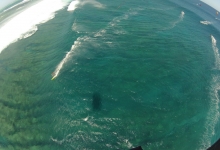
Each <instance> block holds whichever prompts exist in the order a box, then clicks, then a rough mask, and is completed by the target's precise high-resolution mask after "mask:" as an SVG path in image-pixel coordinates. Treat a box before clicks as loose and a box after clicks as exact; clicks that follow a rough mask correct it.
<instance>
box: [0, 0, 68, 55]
mask: <svg viewBox="0 0 220 150" xmlns="http://www.w3.org/2000/svg"><path fill="white" fill-rule="evenodd" d="M65 5H66V3H65V2H63V1H62V0H43V1H40V2H38V3H36V4H35V5H33V6H31V7H29V8H27V9H26V10H24V11H22V12H21V13H19V14H17V15H16V16H14V17H13V18H11V19H10V20H9V21H8V22H6V23H5V24H4V25H2V26H1V27H0V41H1V42H0V52H1V51H2V50H3V49H5V48H6V47H7V46H8V45H9V44H11V43H13V42H16V41H17V40H18V39H22V38H27V37H30V36H31V35H33V34H29V33H33V32H32V31H33V27H35V26H36V25H37V24H40V23H45V22H46V21H48V20H50V19H52V18H53V17H54V12H56V11H58V10H60V9H62V8H63V7H64V6H65ZM34 31H36V27H35V30H34ZM26 33H27V34H28V35H29V36H24V35H25V34H26Z"/></svg>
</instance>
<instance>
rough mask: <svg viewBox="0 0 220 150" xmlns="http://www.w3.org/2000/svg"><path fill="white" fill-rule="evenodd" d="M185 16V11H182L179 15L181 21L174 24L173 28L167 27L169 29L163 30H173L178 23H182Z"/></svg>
mask: <svg viewBox="0 0 220 150" xmlns="http://www.w3.org/2000/svg"><path fill="white" fill-rule="evenodd" d="M184 16H185V13H184V11H181V13H180V15H179V19H178V20H177V21H175V22H172V26H171V27H167V28H164V29H162V30H170V29H173V28H174V27H175V26H176V25H177V24H178V23H180V22H181V21H183V18H184Z"/></svg>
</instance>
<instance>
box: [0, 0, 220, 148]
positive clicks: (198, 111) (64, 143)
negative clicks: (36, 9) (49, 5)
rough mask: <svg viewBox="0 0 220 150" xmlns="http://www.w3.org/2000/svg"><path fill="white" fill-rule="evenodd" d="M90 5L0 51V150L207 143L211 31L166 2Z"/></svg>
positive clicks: (214, 55)
mask: <svg viewBox="0 0 220 150" xmlns="http://www.w3.org/2000/svg"><path fill="white" fill-rule="evenodd" d="M92 2H93V3H84V4H83V5H78V6H77V8H76V9H75V10H74V11H73V12H68V11H67V7H68V5H67V6H66V7H64V9H62V10H59V11H57V12H56V15H55V17H54V18H53V19H52V20H49V21H48V22H46V23H44V24H41V25H38V31H37V32H36V33H34V34H33V35H32V36H30V37H28V38H26V39H22V40H19V41H17V42H15V43H13V44H10V46H8V47H7V48H6V49H4V50H3V51H2V53H1V54H0V72H1V74H0V82H1V84H0V93H1V94H0V108H1V109H0V112H1V113H0V122H1V126H0V148H1V149H7V150H8V149H22V150H24V149H43V150H44V149H45V150H46V149H54V150H55V149H80V150H81V149H129V148H132V147H135V146H138V145H141V146H142V147H143V149H149V150H151V149H152V150H154V149H167V150H168V149H169V150H176V149H179V150H181V149H182V150H185V149H189V150H191V149H192V150H195V149H206V148H207V147H208V146H210V144H211V143H213V142H214V141H215V140H216V139H218V135H219V133H218V132H217V131H218V130H217V129H218V124H219V123H218V113H219V107H218V103H219V99H218V87H219V86H218V85H219V83H220V82H219V67H218V66H219V61H218V59H219V56H218V47H219V44H218V41H219V40H218V39H220V37H219V35H218V32H219V31H218V30H217V29H215V28H214V27H213V26H212V25H209V26H205V25H202V24H201V23H200V21H201V20H202V18H201V16H200V17H199V16H198V15H197V14H195V13H193V12H192V11H191V10H187V9H186V8H185V7H184V8H183V7H181V6H180V5H177V4H174V3H172V2H168V1H161V0H156V1H144V0H143V1H139V2H137V1H129V2H127V1H126V2H123V1H121V2H118V1H106V0H102V1H99V3H98V2H97V1H92ZM187 5H189V4H187ZM99 6H102V7H99ZM182 11H183V12H184V13H185V14H184V15H183V14H181V12H182ZM210 34H212V35H213V37H214V38H215V39H216V41H217V44H216V45H213V43H212V40H211V37H210ZM65 56H68V57H65ZM62 62H63V63H62ZM60 64H62V65H61V67H59V65H60ZM58 70H59V72H58V73H57V71H58ZM56 73H57V76H56V77H55V79H53V80H51V78H53V77H54V75H55V74H56ZM180 145H181V147H180Z"/></svg>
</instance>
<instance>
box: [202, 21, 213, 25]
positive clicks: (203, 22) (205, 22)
mask: <svg viewBox="0 0 220 150" xmlns="http://www.w3.org/2000/svg"><path fill="white" fill-rule="evenodd" d="M200 23H201V24H204V25H209V24H212V23H211V22H209V21H200Z"/></svg>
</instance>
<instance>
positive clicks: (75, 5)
mask: <svg viewBox="0 0 220 150" xmlns="http://www.w3.org/2000/svg"><path fill="white" fill-rule="evenodd" d="M78 4H79V1H78V0H75V1H72V2H71V3H70V4H69V6H68V8H67V11H74V10H75V9H76V8H77V5H78Z"/></svg>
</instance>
